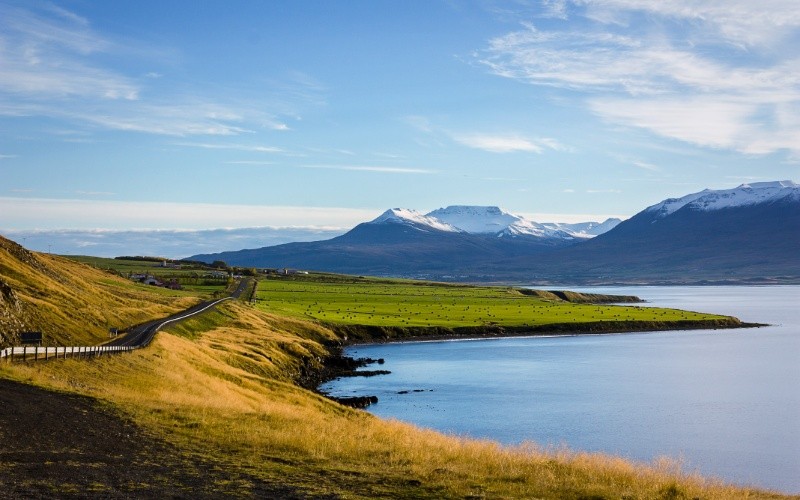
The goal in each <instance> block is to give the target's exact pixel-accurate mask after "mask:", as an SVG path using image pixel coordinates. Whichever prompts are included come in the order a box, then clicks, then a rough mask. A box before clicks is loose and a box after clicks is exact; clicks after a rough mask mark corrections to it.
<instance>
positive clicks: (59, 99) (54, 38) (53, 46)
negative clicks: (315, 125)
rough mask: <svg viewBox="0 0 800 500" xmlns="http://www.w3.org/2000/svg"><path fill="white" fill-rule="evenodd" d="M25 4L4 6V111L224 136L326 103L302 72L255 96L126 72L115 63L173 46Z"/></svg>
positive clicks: (0, 85) (276, 123)
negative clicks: (104, 30)
mask: <svg viewBox="0 0 800 500" xmlns="http://www.w3.org/2000/svg"><path fill="white" fill-rule="evenodd" d="M26 7H27V8H22V7H12V6H8V5H0V19H3V32H2V37H1V38H0V61H2V63H1V64H0V115H5V116H47V117H52V118H57V119H63V120H68V121H71V122H74V123H79V124H87V125H91V126H95V127H101V128H105V129H112V130H123V131H132V132H141V133H148V134H160V135H171V136H192V135H207V136H214V135H222V136H226V135H240V134H243V133H250V132H253V130H254V129H267V130H274V131H286V130H289V129H290V127H289V125H288V124H287V123H285V121H284V120H283V119H281V118H280V117H281V116H289V117H291V118H292V119H299V116H297V113H296V112H295V109H294V108H295V105H296V103H301V104H307V103H318V102H320V101H321V100H320V98H319V95H318V94H319V92H320V86H319V85H318V84H316V83H315V82H313V81H311V80H310V79H309V78H307V77H305V78H302V79H300V78H299V77H298V75H297V74H292V75H290V78H289V80H290V81H288V82H274V83H273V84H272V85H271V87H269V88H263V87H262V88H260V89H259V90H258V92H254V93H252V95H251V97H249V98H246V97H236V96H242V95H245V96H246V95H247V92H246V91H245V90H244V89H241V88H228V89H225V88H222V89H220V88H216V89H214V91H213V92H211V93H204V92H203V91H202V90H198V89H197V88H187V87H186V85H181V84H178V83H176V82H175V81H172V80H170V79H168V78H164V76H163V75H162V74H161V73H159V72H157V71H149V72H147V73H144V74H142V73H137V74H136V75H126V74H124V72H123V71H122V70H120V69H118V68H117V67H114V66H113V65H112V63H110V62H109V61H113V60H115V59H121V58H138V59H141V60H142V61H144V62H147V63H151V62H152V61H153V60H157V59H159V58H160V57H161V54H160V53H159V51H163V52H168V51H169V49H168V48H161V47H159V48H153V47H147V46H146V42H142V41H137V40H126V41H125V42H124V43H120V42H116V41H114V40H113V39H110V38H108V37H105V36H102V35H100V34H99V33H97V32H96V31H95V30H93V28H92V27H91V25H90V23H89V22H88V21H87V20H86V19H83V18H82V17H80V16H78V15H76V14H74V13H72V12H69V11H67V10H65V9H63V8H60V7H57V6H54V5H51V4H46V3H44V4H31V5H29V6H26ZM137 45H138V46H137ZM175 85H180V88H177V89H176V88H174V86H175Z"/></svg>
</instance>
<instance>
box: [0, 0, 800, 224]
mask: <svg viewBox="0 0 800 500" xmlns="http://www.w3.org/2000/svg"><path fill="white" fill-rule="evenodd" d="M0 20H2V21H0V179H2V181H0V232H2V231H6V232H14V231H17V232H19V231H31V230H34V229H39V230H54V229H82V230H93V231H94V230H97V229H104V230H128V229H195V230H196V229H212V228H243V227H255V226H269V227H273V228H283V227H289V226H291V227H295V228H313V229H314V230H320V229H334V230H335V229H341V228H346V227H351V226H353V225H355V224H356V223H358V222H361V221H364V220H368V219H371V218H373V217H375V216H377V215H378V214H379V213H380V212H382V211H383V210H384V209H386V208H389V207H408V208H414V209H418V210H420V211H429V210H432V209H435V208H438V207H442V206H447V205H452V204H469V205H499V206H502V207H504V208H506V209H507V210H509V211H511V212H514V213H520V214H525V215H528V216H530V217H531V218H533V219H535V220H537V221H540V222H548V221H569V222H575V221H580V220H588V219H602V218H604V217H606V216H623V217H624V216H630V215H633V214H634V213H636V212H638V211H640V210H641V209H643V208H644V207H646V206H648V205H651V204H654V203H657V202H659V201H661V200H662V199H664V198H667V197H674V196H681V195H684V194H687V193H690V192H695V191H699V190H701V189H704V188H730V187H734V186H736V185H738V184H742V183H746V182H755V181H765V180H782V179H793V180H797V178H798V175H797V172H798V170H799V169H800V55H798V53H797V50H796V47H798V46H800V9H798V8H797V2H796V0H763V1H760V2H752V1H750V0H709V1H700V0H673V1H670V2H653V1H649V0H607V1H592V0H575V1H567V0H564V1H559V0H549V1H530V2H528V1H524V0H509V1H492V0H484V1H456V0H448V1H444V0H443V1H437V0H424V1H422V0H418V1H381V0H368V1H357V0H356V1H346V2H328V1H321V0H320V1H302V0H297V1H294V0H293V1H277V0H276V1H269V2H256V1H247V2H244V1H226V2H194V1H158V2H156V1H146V0H137V1H126V0H118V1H114V2H91V1H88V0H75V1H53V2H38V1H1V0H0Z"/></svg>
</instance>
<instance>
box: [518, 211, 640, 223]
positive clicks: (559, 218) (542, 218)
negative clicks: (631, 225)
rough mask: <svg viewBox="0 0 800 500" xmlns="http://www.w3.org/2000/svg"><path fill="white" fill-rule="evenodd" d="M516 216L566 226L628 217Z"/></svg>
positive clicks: (574, 215)
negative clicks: (564, 224) (559, 223)
mask: <svg viewBox="0 0 800 500" xmlns="http://www.w3.org/2000/svg"><path fill="white" fill-rule="evenodd" d="M515 213H517V214H518V215H521V216H523V217H525V218H526V219H529V220H533V221H536V222H540V223H542V222H562V223H566V224H577V223H579V222H603V221H605V220H606V219H611V218H616V219H627V218H628V217H630V215H610V214H553V213H541V212H537V213H530V212H529V213H519V212H515Z"/></svg>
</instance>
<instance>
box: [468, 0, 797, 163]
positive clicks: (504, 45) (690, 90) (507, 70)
mask: <svg viewBox="0 0 800 500" xmlns="http://www.w3.org/2000/svg"><path fill="white" fill-rule="evenodd" d="M551 3H552V2H551ZM550 7H551V10H550V12H551V13H557V15H556V14H553V16H554V17H555V18H557V19H549V20H547V22H544V21H542V20H541V18H540V19H539V23H538V25H537V24H534V23H532V22H530V20H525V21H523V22H522V24H521V26H522V27H521V29H519V30H516V31H513V32H510V33H506V34H504V35H502V36H498V37H495V38H493V39H492V40H490V42H489V44H488V46H487V47H486V48H485V49H484V50H482V51H480V52H479V53H478V54H477V58H478V60H479V62H480V63H481V64H483V65H485V66H486V67H487V68H489V70H490V71H491V72H493V73H494V74H496V75H498V76H502V77H505V78H512V79H515V80H519V81H521V82H525V83H528V84H531V85H537V86H546V87H554V88H559V89H564V90H567V91H572V92H574V93H575V94H577V95H579V96H580V97H581V98H582V99H584V100H585V103H586V105H587V106H588V107H589V109H590V110H591V111H593V112H594V113H596V114H597V115H598V116H600V117H602V118H604V119H605V120H607V121H608V122H610V123H615V124H621V125H625V126H630V127H636V128H642V129H646V130H648V131H650V132H652V133H654V134H657V135H659V136H662V137H666V138H670V139H675V140H679V141H683V142H687V143H691V144H694V145H699V146H704V147H710V148H719V149H728V150H733V151H737V152H740V153H746V154H754V155H761V154H770V153H775V152H778V151H786V152H788V153H789V155H790V156H791V157H794V158H800V55H798V53H797V50H796V46H797V42H800V9H798V8H797V3H796V2H794V1H791V0H766V1H762V2H751V1H748V0H730V1H728V0H726V1H721V0H719V1H715V0H708V1H704V2H697V1H691V0H676V1H670V2H651V1H647V0H606V1H602V2H601V1H595V0H573V1H564V2H558V8H557V9H552V7H553V6H552V5H551V6H550ZM559 19H564V20H565V22H564V23H560V22H559ZM566 19H569V20H570V23H569V24H567V23H566ZM576 25H577V26H579V29H576ZM541 26H546V27H545V28H542V27H541Z"/></svg>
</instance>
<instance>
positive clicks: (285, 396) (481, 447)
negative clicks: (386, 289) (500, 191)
mask: <svg viewBox="0 0 800 500" xmlns="http://www.w3.org/2000/svg"><path fill="white" fill-rule="evenodd" d="M26 258H28V259H29V260H28V262H27V263H26V264H24V265H19V266H17V267H16V269H17V271H19V273H26V272H31V271H30V269H28V268H30V267H31V266H32V267H34V268H37V269H39V270H40V271H45V270H49V271H52V272H54V273H56V274H57V275H58V276H59V277H60V279H62V280H66V281H69V280H73V279H77V278H78V277H81V279H83V280H85V281H86V282H87V285H86V287H85V288H83V289H82V290H81V293H83V294H84V295H86V300H89V301H90V303H95V302H96V303H98V304H99V303H102V302H103V301H104V300H107V299H105V298H104V295H105V294H106V293H108V290H124V294H125V295H129V294H134V296H135V297H136V300H141V301H145V299H146V298H147V297H152V299H153V300H154V301H155V302H157V303H160V302H159V301H163V299H164V297H166V296H165V295H164V292H162V291H160V290H153V289H151V288H148V287H146V286H144V285H132V284H130V282H128V281H126V280H122V279H121V278H116V277H114V276H110V275H107V274H105V275H104V274H102V273H101V274H95V272H94V271H92V270H90V269H88V268H85V266H78V265H75V266H73V265H71V264H66V263H65V261H64V260H63V259H60V258H57V257H45V256H41V255H36V254H30V255H27V254H26ZM17 278H18V280H19V281H15V282H14V283H22V282H24V281H25V279H24V277H23V276H22V275H21V274H20V275H19V276H17ZM93 279H99V280H101V281H103V282H104V283H106V285H105V286H104V287H100V286H98V287H97V288H96V289H95V288H93V287H92V286H89V284H88V283H90V282H91V280H93ZM268 283H269V284H268ZM271 283H272V282H271V281H263V282H262V288H260V289H259V290H260V291H259V295H261V294H262V293H263V292H265V291H266V290H267V287H269V286H272V285H271ZM282 283H292V281H289V280H287V281H285V282H282ZM295 283H296V282H295ZM318 284H319V283H318ZM341 285H342V283H339V285H337V286H341ZM378 285H379V286H385V283H383V284H380V283H378ZM397 286H417V285H414V284H411V283H408V282H398V283H397ZM109 287H110V288H109ZM445 288H447V287H445ZM445 288H442V289H439V288H437V287H435V286H433V287H432V288H425V289H424V291H425V294H422V295H420V297H429V296H428V295H427V293H428V292H430V291H431V290H439V291H442V290H444V289H445ZM448 289H449V288H448ZM450 291H452V292H453V293H461V294H464V293H467V294H471V293H475V294H478V295H480V294H485V293H489V290H484V289H480V290H472V289H467V288H452V289H450ZM497 293H499V294H501V296H503V295H502V294H505V293H509V296H511V297H513V301H511V302H510V303H509V304H514V306H515V307H516V304H517V303H516V302H515V301H517V300H519V301H522V300H530V301H533V302H531V304H535V305H536V306H537V307H540V306H543V304H540V303H538V302H536V301H539V300H543V301H547V300H555V299H553V298H552V297H549V296H547V297H545V298H541V297H536V296H530V295H527V296H526V295H525V294H521V295H520V296H519V298H517V296H516V295H515V294H513V293H511V292H508V291H507V290H498V291H497ZM295 294H296V295H300V294H299V293H296V292H295ZM314 294H315V295H317V302H318V303H319V295H320V291H319V290H317V291H316V292H315V293H314ZM6 295H7V296H11V295H10V292H9V293H8V294H6ZM478 295H476V297H475V300H478V299H477V296H478ZM14 296H15V297H16V300H17V301H18V302H19V303H20V304H22V303H23V302H25V300H27V299H26V297H27V295H25V294H23V293H21V292H20V293H17V292H14ZM167 296H169V297H172V298H173V299H174V300H177V301H185V300H188V297H187V296H186V295H185V292H184V293H181V294H177V293H176V294H170V295H167ZM53 297H54V296H51V297H50V300H51V301H53V300H56V299H55V298H53ZM198 298H199V297H198ZM429 298H430V297H429ZM59 300H60V299H59ZM448 300H451V302H450V304H451V306H450V307H451V310H452V311H455V310H457V308H456V309H452V308H453V306H452V297H450V298H449V299H448ZM286 302H287V303H289V302H290V301H288V300H287V301H286ZM433 303H435V301H434V302H432V303H431V304H433ZM555 303H556V302H554V304H555ZM272 304H274V306H275V308H276V309H278V301H275V300H272V301H267V300H266V297H262V300H261V301H259V302H258V304H257V306H256V307H254V306H253V305H250V304H246V303H242V302H229V303H226V304H225V305H223V306H221V307H219V308H218V309H217V310H215V311H213V312H210V313H207V314H204V315H201V316H199V317H195V318H192V319H191V320H188V321H187V322H185V323H182V324H180V325H175V326H173V327H171V328H170V329H168V330H166V331H163V332H161V333H160V334H159V335H158V336H157V337H156V339H155V341H154V343H153V344H151V346H150V347H148V348H147V349H143V350H140V351H135V352H133V353H131V354H125V355H120V356H115V357H108V358H98V359H93V360H88V361H85V360H72V359H68V360H58V361H49V362H39V363H28V364H23V363H13V364H12V363H0V385H2V384H4V383H5V384H11V383H12V382H10V381H16V382H21V383H23V384H25V385H26V386H27V387H32V388H36V387H38V388H42V389H45V390H46V391H47V392H45V393H43V394H44V396H42V395H41V394H40V395H39V399H40V400H45V401H47V402H48V405H49V406H48V412H45V413H43V412H42V411H43V409H42V408H39V407H33V408H29V411H31V412H32V413H33V414H35V415H36V419H37V420H36V421H37V429H36V433H37V435H39V436H40V438H39V439H28V435H27V434H25V435H23V434H20V433H19V432H16V431H14V429H16V428H17V427H16V426H17V424H15V422H16V420H13V419H18V418H19V416H20V415H21V413H20V411H21V409H20V406H19V405H22V403H24V402H25V401H27V399H26V398H5V399H4V400H3V407H4V410H8V411H7V412H5V413H4V412H2V411H0V415H7V418H9V419H12V420H9V421H3V422H2V423H1V425H0V437H2V438H3V443H4V446H5V447H6V448H4V449H6V450H8V447H9V446H10V445H11V444H12V443H13V442H15V439H14V436H17V437H19V436H22V437H23V438H24V439H16V442H17V444H18V445H19V446H20V447H22V449H18V450H17V452H14V453H11V452H8V453H6V454H5V455H3V460H2V461H0V486H2V489H0V491H4V492H14V494H19V495H20V496H25V495H26V494H27V495H34V496H42V495H43V496H47V495H51V496H52V495H58V496H64V495H73V496H82V495H87V494H90V495H100V496H111V497H114V496H137V495H142V496H155V495H158V494H159V493H165V492H169V494H170V496H184V497H193V498H194V497H220V496H222V495H227V496H239V497H252V496H259V497H266V498H269V497H273V498H553V499H556V498H558V499H562V498H567V499H570V498H572V499H578V498H595V499H601V498H608V499H611V498H663V499H674V498H704V499H730V498H742V499H744V498H747V499H752V498H784V496H782V495H779V494H776V493H771V492H767V491H762V490H755V489H749V488H742V487H733V486H730V485H726V484H723V483H721V482H718V481H714V480H711V479H706V478H702V477H699V476H696V475H693V474H691V473H687V472H684V471H681V470H680V467H679V465H678V464H677V463H676V462H675V461H672V460H669V459H663V460H658V461H656V462H654V463H652V464H633V463H630V462H628V461H626V460H622V459H619V458H616V457H611V456H606V455H600V454H588V453H581V452H574V451H568V450H542V449H539V448H537V446H536V445H535V444H525V445H521V446H517V447H504V446H500V445H498V444H497V443H493V442H488V441H475V440H469V439H462V438H459V437H454V436H446V435H442V434H440V433H437V432H434V431H430V430H424V429H420V428H416V427H414V426H412V425H408V424H404V423H400V422H396V421H385V420H381V419H378V418H375V417H373V416H371V415H370V414H368V413H365V412H363V411H359V410H353V409H350V408H347V407H344V406H341V405H339V404H337V403H335V402H333V401H330V400H328V399H326V398H324V397H322V396H320V395H318V394H316V393H314V392H313V391H309V390H307V389H304V388H302V387H301V386H300V385H299V384H298V381H300V380H302V379H304V377H307V376H308V374H309V373H311V372H314V371H316V370H320V369H321V368H322V362H323V360H324V359H325V357H326V356H328V355H329V354H330V352H331V349H333V348H335V347H336V346H339V345H341V343H342V338H341V336H340V333H338V332H337V331H335V329H332V328H330V327H329V326H328V325H327V324H324V323H323V322H320V321H318V320H316V319H313V318H308V317H306V318H303V317H302V316H303V315H304V313H302V312H296V313H292V314H290V313H289V312H288V311H280V310H279V311H276V312H267V311H268V310H269V308H270V307H272ZM499 304H500V303H498V308H497V309H496V310H493V312H492V313H491V314H492V315H494V314H495V312H497V314H498V317H499V315H500V313H499V311H500V310H504V311H507V313H508V314H509V315H512V314H511V313H512V312H513V311H514V308H513V307H511V306H510V305H509V304H506V305H503V306H502V307H501V306H500V305H499ZM318 305H319V304H318ZM558 305H559V306H562V305H563V306H565V307H572V306H571V305H569V304H567V303H565V304H561V303H558ZM23 306H24V304H22V305H21V307H23ZM65 306H66V303H65ZM24 307H27V306H24ZM285 307H288V306H285ZM298 307H301V309H302V310H307V309H308V305H307V304H306V305H305V306H298ZM374 307H375V308H376V309H377V304H376V305H374ZM402 307H403V309H406V308H409V310H410V308H411V305H410V304H406V305H403V306H402ZM415 307H416V306H415ZM429 307H430V308H431V310H433V307H434V306H433V305H430V306H429ZM465 307H466V306H465ZM476 307H477V306H476ZM587 307H590V308H591V307H597V306H591V305H590V306H587ZM471 308H472V306H471V307H470V309H471ZM339 309H340V310H341V306H340V307H339ZM345 309H346V308H345ZM351 309H352V308H351ZM601 310H602V311H603V315H605V314H606V312H605V311H606V309H604V308H601ZM80 311H81V310H80V308H76V309H75V312H74V314H75V315H80V314H81V312H80ZM587 311H588V310H587ZM643 311H644V310H643ZM420 312H421V311H420ZM554 312H555V311H554ZM154 313H155V312H154ZM154 313H153V314H154ZM341 314H342V315H344V311H342V313H341ZM482 314H484V315H485V312H484V313H482ZM586 314H587V317H589V316H591V315H588V313H586ZM650 314H660V312H659V311H656V310H652V311H650ZM675 314H677V313H675ZM350 315H351V316H352V311H351V314H350ZM387 316H388V314H387ZM542 316H545V315H544V312H543V314H542ZM373 317H374V315H373ZM401 317H402V316H401V315H398V316H397V319H398V320H399V319H400V318H401ZM482 317H483V316H481V315H477V314H476V316H475V317H474V318H473V321H482V319H480V318H482ZM459 318H460V316H459ZM454 321H455V319H454ZM458 321H461V320H460V319H458ZM401 324H402V323H401ZM67 326H69V325H67ZM378 326H379V325H378ZM384 326H387V325H384ZM456 326H457V325H456ZM14 387H15V388H16V389H15V390H18V387H19V386H14ZM37 390H38V389H37ZM6 393H7V391H4V392H3V394H6ZM76 397H83V398H84V399H81V400H80V401H82V403H80V405H78V404H77V403H74V401H75V398H76ZM87 398H88V399H87ZM62 401H72V402H73V403H70V404H71V405H72V406H70V405H68V404H66V403H65V404H63V405H62V404H61V402H62ZM87 402H88V403H87ZM76 405H77V406H76ZM22 406H24V405H22ZM76 407H77V410H75V411H72V412H70V411H67V410H68V409H69V408H76ZM46 415H51V420H50V422H52V421H56V422H57V423H59V424H63V421H64V420H65V419H75V425H74V426H73V425H70V424H67V425H66V426H65V425H61V428H64V427H67V428H70V427H78V428H79V429H86V432H85V433H81V434H80V435H79V436H78V439H77V441H76V442H72V441H70V440H69V439H68V437H69V435H68V434H67V435H62V434H58V435H57V436H56V437H57V438H56V439H54V440H52V442H50V441H47V440H46V439H44V436H45V435H46V433H47V430H48V427H47V426H48V419H47V418H45V417H46ZM95 419H97V420H95ZM113 419H117V420H119V421H120V422H125V425H124V426H123V430H118V429H117V427H115V426H113V425H112V423H113V422H112V421H111V420H113ZM86 421H88V422H89V425H86ZM101 422H102V423H101ZM78 424H80V425H78ZM104 442H105V443H106V444H108V443H109V442H112V443H117V442H123V443H131V444H132V445H134V444H135V443H139V448H136V447H135V446H133V447H132V448H127V447H116V448H114V447H111V448H109V447H107V446H100V445H101V444H102V443H104ZM141 443H151V444H148V445H146V446H145V445H142V444H141ZM152 443H155V444H152ZM26 446H27V447H28V448H30V449H28V448H25V447H26ZM97 449H113V450H116V451H114V452H113V453H112V454H98V453H95V452H92V450H97ZM109 468H110V469H109ZM31 469H34V471H35V473H32V472H30V471H31ZM55 471H60V472H58V473H56V472H55ZM103 473H105V474H103Z"/></svg>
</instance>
